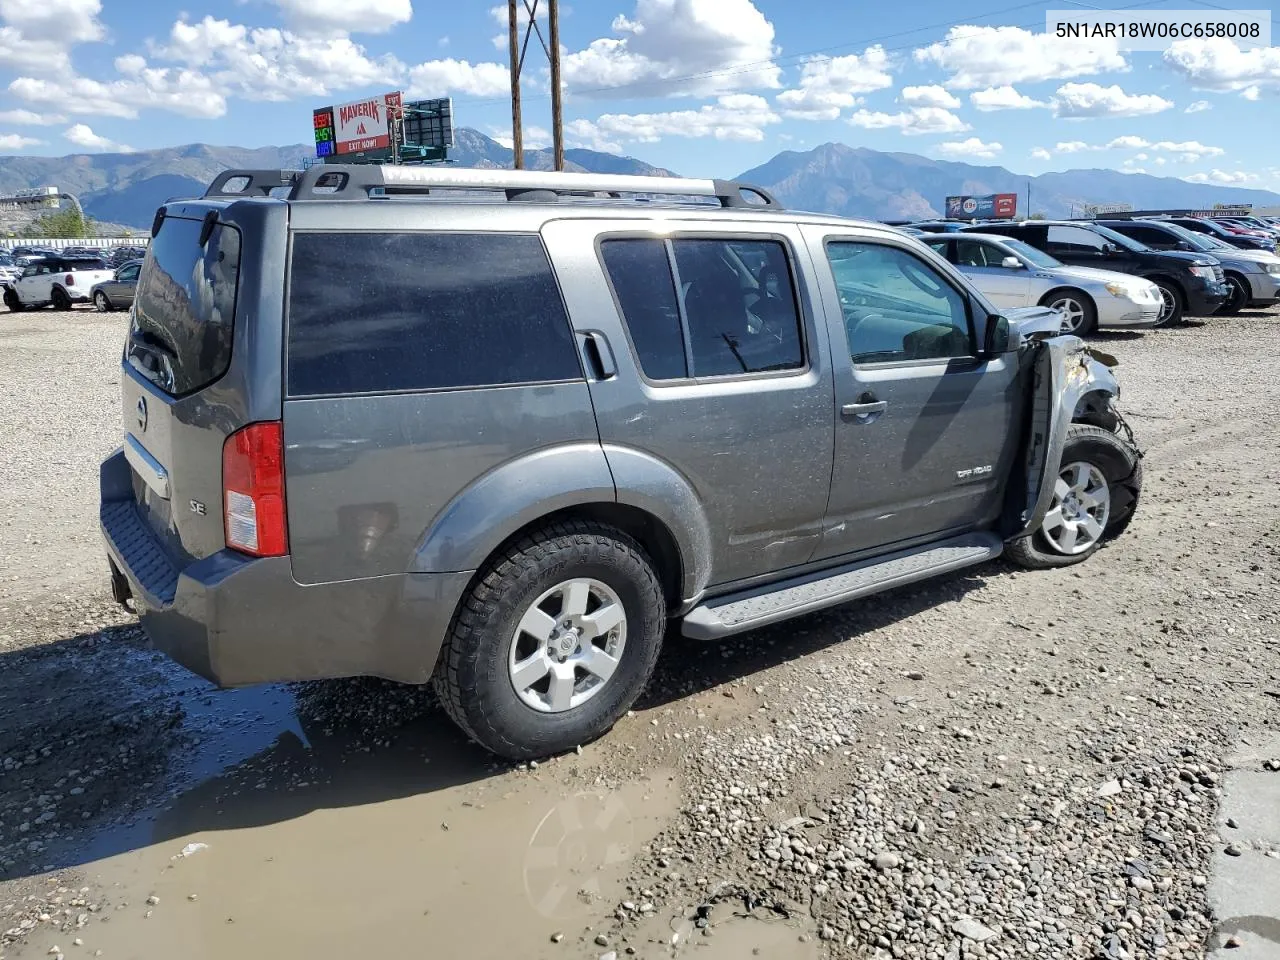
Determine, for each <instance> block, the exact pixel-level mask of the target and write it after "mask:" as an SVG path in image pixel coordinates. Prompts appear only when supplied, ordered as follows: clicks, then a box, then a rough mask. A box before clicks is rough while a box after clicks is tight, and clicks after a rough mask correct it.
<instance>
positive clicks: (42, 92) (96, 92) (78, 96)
mask: <svg viewBox="0 0 1280 960" xmlns="http://www.w3.org/2000/svg"><path fill="white" fill-rule="evenodd" d="M9 92H10V93H11V94H13V95H14V96H15V97H17V98H18V99H19V100H23V101H25V102H27V103H35V104H44V105H47V106H50V107H58V108H60V109H62V110H65V111H67V113H74V114H86V115H90V116H92V115H95V114H100V115H102V116H107V117H127V118H133V117H136V116H137V115H138V110H137V107H136V106H135V105H134V104H132V103H131V102H128V101H125V100H124V99H123V97H122V94H123V91H122V90H121V89H119V88H118V87H117V86H116V85H108V84H105V83H99V82H98V81H97V80H90V79H89V78H88V77H69V78H67V79H66V80H65V81H58V80H42V79H40V78H38V77H18V78H17V79H16V80H14V81H13V82H12V83H10V84H9Z"/></svg>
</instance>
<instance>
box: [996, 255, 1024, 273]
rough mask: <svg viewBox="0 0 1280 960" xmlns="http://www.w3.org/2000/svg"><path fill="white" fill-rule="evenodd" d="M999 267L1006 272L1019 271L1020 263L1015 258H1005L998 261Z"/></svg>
mask: <svg viewBox="0 0 1280 960" xmlns="http://www.w3.org/2000/svg"><path fill="white" fill-rule="evenodd" d="M1000 266H1002V267H1004V268H1005V269H1006V270H1021V269H1022V261H1021V260H1019V259H1018V258H1017V257H1005V258H1004V259H1003V260H1001V261H1000Z"/></svg>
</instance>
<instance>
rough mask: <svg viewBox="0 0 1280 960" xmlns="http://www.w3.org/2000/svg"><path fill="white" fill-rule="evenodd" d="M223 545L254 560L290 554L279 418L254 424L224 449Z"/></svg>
mask: <svg viewBox="0 0 1280 960" xmlns="http://www.w3.org/2000/svg"><path fill="white" fill-rule="evenodd" d="M222 516H223V525H224V531H225V534H226V542H227V546H228V547H231V548H232V549H233V550H239V551H240V552H242V553H247V554H250V555H251V556H255V557H283V556H284V555H285V554H287V553H288V552H289V531H288V528H287V526H286V524H285V512H284V435H283V431H282V430H281V427H280V422H279V421H278V420H276V421H271V422H269V423H253V424H250V425H249V426H247V427H245V428H244V429H243V430H238V431H236V432H235V433H233V434H232V435H231V436H229V437H227V439H226V442H224V443H223V445H222Z"/></svg>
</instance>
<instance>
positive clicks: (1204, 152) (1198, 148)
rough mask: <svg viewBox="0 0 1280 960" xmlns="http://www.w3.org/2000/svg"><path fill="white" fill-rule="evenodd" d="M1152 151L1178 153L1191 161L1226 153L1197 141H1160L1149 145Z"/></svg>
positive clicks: (1219, 148)
mask: <svg viewBox="0 0 1280 960" xmlns="http://www.w3.org/2000/svg"><path fill="white" fill-rule="evenodd" d="M1149 146H1150V147H1151V149H1152V150H1163V151H1165V152H1166V153H1180V154H1182V155H1183V156H1184V157H1190V158H1191V159H1192V161H1194V160H1198V159H1199V158H1201V157H1220V156H1222V155H1223V154H1224V153H1226V152H1227V151H1225V150H1223V149H1222V148H1221V147H1210V146H1206V145H1205V144H1203V143H1201V142H1200V141H1199V140H1183V141H1181V142H1174V141H1172V140H1160V141H1158V142H1156V143H1152V144H1149Z"/></svg>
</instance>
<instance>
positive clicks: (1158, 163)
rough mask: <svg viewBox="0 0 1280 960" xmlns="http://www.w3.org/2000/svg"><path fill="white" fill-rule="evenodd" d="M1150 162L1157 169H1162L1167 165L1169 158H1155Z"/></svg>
mask: <svg viewBox="0 0 1280 960" xmlns="http://www.w3.org/2000/svg"><path fill="white" fill-rule="evenodd" d="M1151 162H1152V163H1154V164H1155V165H1156V166H1157V167H1163V166H1164V165H1165V164H1166V163H1168V162H1169V158H1168V157H1156V158H1155V159H1154V160H1152V161H1151Z"/></svg>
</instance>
